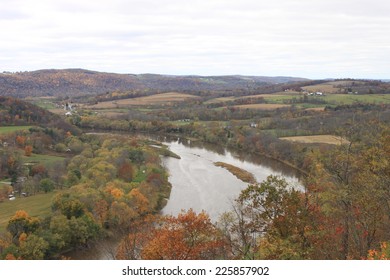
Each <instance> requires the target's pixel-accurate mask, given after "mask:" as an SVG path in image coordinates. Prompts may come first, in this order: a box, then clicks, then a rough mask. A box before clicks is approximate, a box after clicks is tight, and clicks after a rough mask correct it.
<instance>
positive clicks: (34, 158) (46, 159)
mask: <svg viewBox="0 0 390 280" xmlns="http://www.w3.org/2000/svg"><path fill="white" fill-rule="evenodd" d="M22 160H23V162H24V163H29V162H31V163H41V164H43V165H45V166H52V165H53V164H54V163H56V162H61V161H63V160H65V158H64V157H59V156H52V155H41V154H39V155H38V154H32V155H31V156H29V157H26V156H23V157H22Z"/></svg>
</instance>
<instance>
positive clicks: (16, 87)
mask: <svg viewBox="0 0 390 280" xmlns="http://www.w3.org/2000/svg"><path fill="white" fill-rule="evenodd" d="M303 80H305V79H302V78H292V77H252V76H251V77H249V76H215V77H212V76H210V77H202V76H167V75H156V74H153V75H152V74H140V75H133V74H114V73H103V72H96V71H89V70H83V69H68V70H39V71H32V72H18V73H3V74H0V95H2V96H7V95H8V96H13V97H27V96H28V97H32V96H57V97H58V96H62V97H64V96H74V95H80V94H100V93H106V92H111V91H131V90H136V91H141V92H142V91H150V90H152V91H155V92H158V91H162V92H166V91H172V90H173V91H175V90H176V91H177V90H180V91H202V90H227V89H230V90H232V89H248V88H256V87H259V86H263V85H265V84H275V83H285V82H294V81H303Z"/></svg>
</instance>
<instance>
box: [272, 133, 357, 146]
mask: <svg viewBox="0 0 390 280" xmlns="http://www.w3.org/2000/svg"><path fill="white" fill-rule="evenodd" d="M279 139H282V140H287V141H293V142H300V143H308V144H311V143H324V144H331V145H342V144H348V143H349V141H348V140H346V139H344V138H341V137H339V136H335V135H310V136H291V137H280V138H279Z"/></svg>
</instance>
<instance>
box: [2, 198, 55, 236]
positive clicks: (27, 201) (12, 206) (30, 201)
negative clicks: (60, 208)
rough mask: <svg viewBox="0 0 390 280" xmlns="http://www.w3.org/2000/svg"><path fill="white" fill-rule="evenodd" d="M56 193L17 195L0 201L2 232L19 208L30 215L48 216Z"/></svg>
mask: <svg viewBox="0 0 390 280" xmlns="http://www.w3.org/2000/svg"><path fill="white" fill-rule="evenodd" d="M54 195H55V193H53V192H52V193H47V194H37V195H34V196H29V197H16V199H15V200H12V201H10V200H6V201H4V202H1V203H0V233H1V232H3V231H5V229H6V227H7V224H8V220H9V219H10V218H11V217H12V216H13V215H15V212H16V211H18V210H25V211H26V212H27V213H28V214H29V215H30V216H36V217H46V216H49V214H50V213H51V200H52V198H53V196H54Z"/></svg>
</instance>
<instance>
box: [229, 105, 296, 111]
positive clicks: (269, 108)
mask: <svg viewBox="0 0 390 280" xmlns="http://www.w3.org/2000/svg"><path fill="white" fill-rule="evenodd" d="M290 106H291V105H287V104H245V105H236V106H233V107H235V108H240V109H254V110H256V109H257V110H276V109H279V108H286V107H290Z"/></svg>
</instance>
